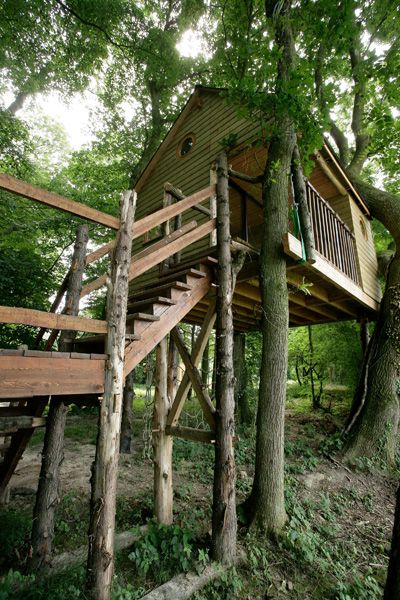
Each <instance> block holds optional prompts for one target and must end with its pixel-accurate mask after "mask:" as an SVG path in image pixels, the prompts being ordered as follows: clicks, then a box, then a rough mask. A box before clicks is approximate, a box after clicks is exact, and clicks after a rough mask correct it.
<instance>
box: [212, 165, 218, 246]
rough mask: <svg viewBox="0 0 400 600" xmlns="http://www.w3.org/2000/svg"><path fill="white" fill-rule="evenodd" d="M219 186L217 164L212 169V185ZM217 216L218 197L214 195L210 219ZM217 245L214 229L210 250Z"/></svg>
mask: <svg viewBox="0 0 400 600" xmlns="http://www.w3.org/2000/svg"><path fill="white" fill-rule="evenodd" d="M216 184H217V171H216V166H215V164H214V165H213V166H212V167H211V169H210V185H216ZM216 216H217V196H216V195H215V194H212V195H211V196H210V218H211V219H214V218H215V217H216ZM216 243H217V231H216V230H215V229H214V231H212V232H211V233H210V248H212V247H213V246H215V245H216Z"/></svg>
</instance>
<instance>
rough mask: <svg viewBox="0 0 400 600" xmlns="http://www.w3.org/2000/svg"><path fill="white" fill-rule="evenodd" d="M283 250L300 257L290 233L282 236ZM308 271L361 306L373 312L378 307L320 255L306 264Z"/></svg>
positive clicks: (298, 244)
mask: <svg viewBox="0 0 400 600" xmlns="http://www.w3.org/2000/svg"><path fill="white" fill-rule="evenodd" d="M283 247H284V251H285V253H286V254H287V255H288V256H291V257H292V258H295V259H297V260H299V259H300V258H301V244H300V242H299V240H297V239H296V238H295V237H294V236H293V235H292V234H291V233H286V234H285V235H284V236H283ZM308 268H309V270H310V271H312V272H314V273H317V274H318V275H320V276H321V277H322V278H323V279H326V280H327V281H329V282H330V283H332V285H334V286H335V287H337V288H338V289H343V290H345V291H346V293H347V294H348V295H349V296H351V297H352V298H354V299H355V300H357V301H358V302H359V303H360V304H362V305H363V306H365V307H367V308H369V309H370V310H373V311H375V312H377V311H378V309H379V304H378V302H376V300H374V299H373V298H371V297H370V296H368V294H366V293H365V292H364V291H363V290H362V289H361V288H360V287H359V286H358V285H356V284H355V283H354V282H353V281H351V279H350V278H349V277H347V276H346V275H344V274H343V273H341V271H339V269H337V268H336V267H334V266H333V265H330V264H329V263H328V262H327V261H326V260H325V259H324V258H323V257H322V256H321V255H319V254H317V255H316V261H315V263H314V264H313V265H308Z"/></svg>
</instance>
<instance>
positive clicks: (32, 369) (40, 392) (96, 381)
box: [0, 356, 105, 398]
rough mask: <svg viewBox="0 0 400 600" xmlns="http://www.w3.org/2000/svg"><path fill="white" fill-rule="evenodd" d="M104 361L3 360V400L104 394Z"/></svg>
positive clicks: (0, 387)
mask: <svg viewBox="0 0 400 600" xmlns="http://www.w3.org/2000/svg"><path fill="white" fill-rule="evenodd" d="M104 364H105V361H104V360H90V359H85V360H71V359H69V358H57V359H54V358H31V357H25V356H12V357H11V356H0V377H1V381H0V398H25V397H33V396H45V395H46V396H48V395H52V396H53V395H58V396H64V395H72V394H101V393H102V392H103V389H104Z"/></svg>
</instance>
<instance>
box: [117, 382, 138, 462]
mask: <svg viewBox="0 0 400 600" xmlns="http://www.w3.org/2000/svg"><path fill="white" fill-rule="evenodd" d="M134 373H135V370H133V371H131V372H130V373H129V375H127V376H126V379H125V385H124V394H123V399H122V422H121V441H120V449H119V450H120V452H121V454H130V453H131V452H132V449H131V445H132V417H133V415H132V413H133V409H132V404H133V400H134V397H135V392H134V389H133V385H134Z"/></svg>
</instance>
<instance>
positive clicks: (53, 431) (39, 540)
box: [28, 225, 89, 572]
mask: <svg viewBox="0 0 400 600" xmlns="http://www.w3.org/2000/svg"><path fill="white" fill-rule="evenodd" d="M88 231H89V230H88V226H87V225H81V226H80V227H79V228H78V231H77V235H76V242H75V247H74V253H73V257H72V264H71V269H70V272H69V278H68V287H67V295H66V301H65V308H64V313H65V314H67V315H77V314H78V313H79V300H80V294H81V290H82V279H83V272H84V269H85V256H86V247H87V242H88ZM75 335H76V332H74V331H63V332H62V333H61V336H60V342H59V348H60V350H61V352H70V351H71V350H72V345H73V341H74V338H75ZM67 411H68V407H67V406H66V405H65V404H64V403H63V402H62V401H60V400H51V401H50V409H49V414H48V417H47V425H46V433H45V438H44V445H43V452H42V465H41V470H40V476H39V485H38V491H37V495H36V502H35V507H34V510H33V526H32V556H31V559H30V561H29V564H28V569H29V570H30V571H31V572H36V571H38V570H40V569H42V568H43V567H46V566H47V565H49V564H50V562H51V558H52V551H53V538H54V519H55V510H56V507H57V504H58V502H59V483H60V469H61V464H62V462H63V460H64V431H65V423H66V418H67Z"/></svg>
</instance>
